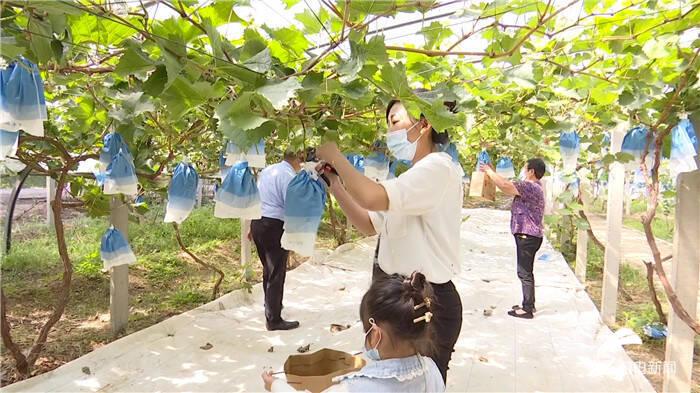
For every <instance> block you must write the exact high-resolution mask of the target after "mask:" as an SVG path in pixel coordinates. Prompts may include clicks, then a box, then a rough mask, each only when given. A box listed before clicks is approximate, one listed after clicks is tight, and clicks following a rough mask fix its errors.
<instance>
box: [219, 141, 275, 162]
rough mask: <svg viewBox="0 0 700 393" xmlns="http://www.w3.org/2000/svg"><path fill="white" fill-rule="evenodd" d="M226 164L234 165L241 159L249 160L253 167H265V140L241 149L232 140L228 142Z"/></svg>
mask: <svg viewBox="0 0 700 393" xmlns="http://www.w3.org/2000/svg"><path fill="white" fill-rule="evenodd" d="M225 155H226V166H232V165H234V164H236V163H238V162H241V161H247V162H248V166H249V167H251V168H265V164H266V162H265V141H264V140H263V139H261V140H260V141H258V143H256V144H254V145H253V146H251V147H249V148H248V149H241V148H240V147H239V146H238V145H236V144H235V143H233V142H232V141H228V142H227V143H226V153H225Z"/></svg>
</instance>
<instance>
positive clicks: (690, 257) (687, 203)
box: [663, 170, 700, 392]
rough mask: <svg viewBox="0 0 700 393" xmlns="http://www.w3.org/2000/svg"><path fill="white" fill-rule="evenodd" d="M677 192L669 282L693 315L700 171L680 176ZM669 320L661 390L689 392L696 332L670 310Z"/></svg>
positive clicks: (699, 261)
mask: <svg viewBox="0 0 700 393" xmlns="http://www.w3.org/2000/svg"><path fill="white" fill-rule="evenodd" d="M676 190H677V194H676V224H675V231H674V232H673V262H672V266H671V277H670V281H671V285H672V286H673V289H674V290H675V292H676V295H677V296H678V301H679V302H680V303H681V304H682V305H683V308H685V310H686V311H687V312H688V314H690V315H691V316H695V315H696V314H697V307H698V277H699V275H700V247H698V240H699V239H700V170H696V171H693V172H687V173H681V174H680V175H679V176H678V182H677V185H676ZM668 320H669V324H668V338H667V339H666V362H665V363H664V384H663V391H664V392H689V391H690V390H691V379H692V375H693V347H694V339H695V332H694V331H693V330H692V329H691V328H690V327H689V326H688V325H687V324H686V323H685V322H683V321H682V320H681V319H680V318H679V317H678V315H676V313H674V312H673V309H671V310H670V311H669V315H668ZM695 382H696V383H697V382H698V381H695Z"/></svg>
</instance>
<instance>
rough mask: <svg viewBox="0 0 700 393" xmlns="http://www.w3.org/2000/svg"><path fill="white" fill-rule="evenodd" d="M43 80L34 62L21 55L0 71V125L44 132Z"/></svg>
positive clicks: (44, 101) (45, 115)
mask: <svg viewBox="0 0 700 393" xmlns="http://www.w3.org/2000/svg"><path fill="white" fill-rule="evenodd" d="M44 120H47V114H46V98H45V97H44V81H43V80H42V79H41V74H40V73H39V68H38V67H37V66H36V64H34V63H32V62H31V61H29V60H27V59H25V58H24V57H22V58H20V59H19V61H15V62H13V63H11V64H10V65H9V66H7V68H5V69H4V70H0V128H1V129H3V130H7V131H19V130H23V131H24V132H26V133H28V134H31V135H35V136H43V135H44Z"/></svg>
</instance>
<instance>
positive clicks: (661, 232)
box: [624, 215, 674, 242]
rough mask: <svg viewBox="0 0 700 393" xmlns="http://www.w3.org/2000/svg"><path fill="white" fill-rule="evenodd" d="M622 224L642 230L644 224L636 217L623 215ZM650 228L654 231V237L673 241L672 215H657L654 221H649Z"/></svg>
mask: <svg viewBox="0 0 700 393" xmlns="http://www.w3.org/2000/svg"><path fill="white" fill-rule="evenodd" d="M624 224H625V226H626V227H628V228H632V229H636V230H638V231H641V232H644V226H643V225H642V222H641V221H640V219H639V218H638V217H625V219H624ZM651 228H652V230H653V231H654V236H655V237H657V238H659V239H663V240H667V241H670V242H672V241H673V230H674V219H673V217H668V216H662V215H657V216H656V218H655V219H654V221H653V222H652V223H651Z"/></svg>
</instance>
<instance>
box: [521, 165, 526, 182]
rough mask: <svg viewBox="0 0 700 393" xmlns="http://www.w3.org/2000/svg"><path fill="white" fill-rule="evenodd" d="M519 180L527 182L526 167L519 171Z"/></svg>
mask: <svg viewBox="0 0 700 393" xmlns="http://www.w3.org/2000/svg"><path fill="white" fill-rule="evenodd" d="M520 180H521V181H525V180H527V167H526V166H524V167H523V169H521V170H520Z"/></svg>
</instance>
